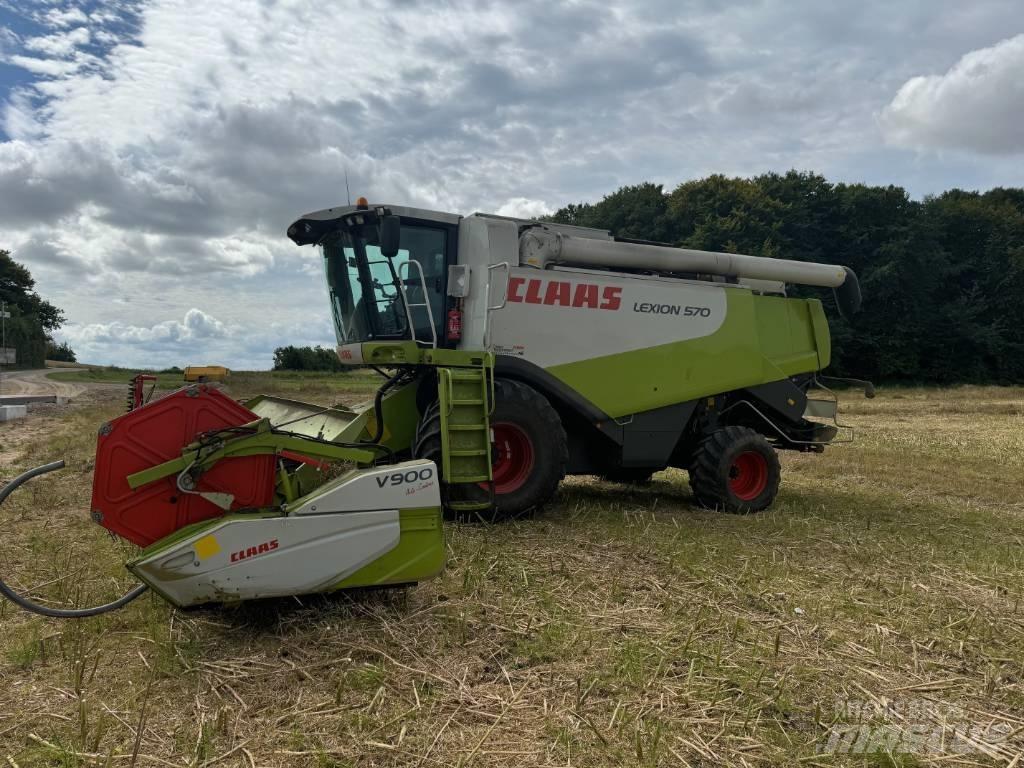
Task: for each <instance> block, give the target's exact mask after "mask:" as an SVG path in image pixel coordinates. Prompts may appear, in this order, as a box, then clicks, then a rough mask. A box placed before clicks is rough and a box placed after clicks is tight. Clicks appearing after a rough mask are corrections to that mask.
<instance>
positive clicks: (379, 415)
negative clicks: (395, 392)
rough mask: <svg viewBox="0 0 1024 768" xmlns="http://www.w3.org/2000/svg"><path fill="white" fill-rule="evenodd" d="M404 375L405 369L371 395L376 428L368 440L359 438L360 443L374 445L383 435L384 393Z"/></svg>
mask: <svg viewBox="0 0 1024 768" xmlns="http://www.w3.org/2000/svg"><path fill="white" fill-rule="evenodd" d="M405 375H406V373H405V371H399V372H398V373H396V374H395V375H394V376H392V377H391V378H390V379H388V380H387V381H385V382H384V383H383V384H381V385H380V388H379V389H378V390H377V394H375V395H374V396H373V416H374V419H375V420H376V421H377V428H376V429H375V430H374V433H373V437H371V438H370V439H369V440H360V442H361V443H363V444H370V445H376V444H377V443H379V442H380V440H381V438H382V437H384V407H383V405H382V401H383V400H384V395H386V394H387V392H388V390H390V389H391V388H392V387H393V386H395V384H397V383H398V381H399V380H400V379H402V378H404V377H405Z"/></svg>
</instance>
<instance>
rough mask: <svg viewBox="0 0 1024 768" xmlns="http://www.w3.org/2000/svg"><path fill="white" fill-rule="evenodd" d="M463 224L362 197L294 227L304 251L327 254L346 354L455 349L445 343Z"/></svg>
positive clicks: (330, 289) (341, 343)
mask: <svg viewBox="0 0 1024 768" xmlns="http://www.w3.org/2000/svg"><path fill="white" fill-rule="evenodd" d="M459 219H460V217H459V216H456V215H453V214H449V213H440V212H436V211H426V210H422V209H416V208H406V207H402V206H373V207H372V208H371V207H370V206H369V205H368V204H366V201H365V200H364V199H363V198H360V199H359V201H358V202H357V204H356V205H355V206H345V207H339V208H328V209H326V210H323V211H318V212H316V213H311V214H306V215H305V216H303V217H302V218H300V219H299V220H297V221H296V222H295V223H293V224H292V225H291V226H290V227H289V228H288V237H289V238H291V239H292V240H293V241H294V242H295V243H296V244H297V245H308V244H313V245H317V246H319V247H320V249H321V251H322V253H323V259H324V273H325V276H326V279H327V288H328V293H329V296H330V302H331V317H332V318H333V321H334V331H335V335H336V336H337V341H338V349H339V354H342V350H345V349H347V350H349V351H350V353H355V352H356V350H357V349H358V347H357V346H356V347H353V346H351V345H361V344H362V343H363V342H375V341H397V340H412V341H416V342H417V343H420V344H423V345H425V346H442V347H445V346H453V345H454V344H453V343H449V342H447V341H446V339H445V313H446V311H447V309H448V307H447V303H448V298H447V295H446V293H447V282H448V266H449V265H450V264H455V263H456V261H457V259H456V252H457V248H458V223H459ZM343 359H351V358H350V357H348V356H347V355H344V354H343ZM354 362H358V359H356V360H354Z"/></svg>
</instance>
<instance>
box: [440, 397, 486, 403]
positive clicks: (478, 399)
mask: <svg viewBox="0 0 1024 768" xmlns="http://www.w3.org/2000/svg"><path fill="white" fill-rule="evenodd" d="M448 403H449V405H483V404H484V401H483V399H481V398H477V399H475V400H449V401H448Z"/></svg>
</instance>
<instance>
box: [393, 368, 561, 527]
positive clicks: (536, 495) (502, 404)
mask: <svg viewBox="0 0 1024 768" xmlns="http://www.w3.org/2000/svg"><path fill="white" fill-rule="evenodd" d="M490 422H491V436H492V440H491V476H492V477H493V479H494V509H493V511H492V512H491V513H490V515H487V516H486V517H487V519H489V520H492V521H496V520H500V519H507V518H512V517H517V516H519V515H522V514H524V513H526V512H529V511H530V510H533V509H536V508H538V507H541V506H543V505H544V504H545V503H546V502H547V501H548V500H549V499H550V498H551V497H552V496H553V495H554V493H555V490H556V489H557V488H558V484H559V483H560V482H561V480H562V478H563V477H565V467H566V463H567V462H568V460H569V448H568V440H567V438H566V435H565V429H564V428H563V426H562V420H561V419H560V418H559V416H558V413H557V412H556V411H555V409H554V408H553V407H552V406H551V403H549V402H548V400H547V398H545V397H544V396H543V395H542V394H540V393H539V392H538V391H537V390H535V389H533V388H532V387H529V386H527V385H526V384H522V383H520V382H518V381H509V380H506V379H498V380H497V381H496V382H495V404H494V412H493V413H492V414H491V418H490ZM413 454H414V455H415V456H416V457H417V458H424V459H431V460H432V461H434V462H435V463H436V464H437V466H438V468H440V467H441V466H442V462H441V411H440V407H439V405H438V404H437V402H436V401H435V402H434V403H431V404H430V405H429V406H428V407H427V409H426V411H424V413H423V418H422V419H421V420H420V424H419V426H418V427H417V429H416V439H415V442H414V448H413ZM441 479H442V480H444V478H443V477H442V478H441ZM449 492H450V493H451V494H452V499H453V500H472V501H486V500H487V498H488V491H487V486H486V483H484V484H482V485H481V486H480V487H477V486H466V487H452V488H449ZM467 518H469V519H477V518H478V514H477V513H476V512H471V513H469V514H468V515H467Z"/></svg>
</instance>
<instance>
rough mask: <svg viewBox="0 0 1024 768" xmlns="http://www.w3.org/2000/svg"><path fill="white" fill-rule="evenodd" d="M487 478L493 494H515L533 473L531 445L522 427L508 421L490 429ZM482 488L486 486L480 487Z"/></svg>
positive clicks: (484, 484)
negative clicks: (489, 455) (489, 478)
mask: <svg viewBox="0 0 1024 768" xmlns="http://www.w3.org/2000/svg"><path fill="white" fill-rule="evenodd" d="M491 429H492V430H493V432H494V444H493V445H492V446H491V477H493V478H494V493H495V494H503V493H512V492H513V491H517V490H519V489H520V488H521V487H522V486H523V483H525V482H526V478H528V477H529V476H530V473H531V472H532V471H533V441H531V440H530V436H529V435H527V434H526V432H525V431H524V430H523V428H522V427H520V426H518V425H516V424H512V423H511V422H508V421H502V422H499V423H497V424H494V425H492V427H491ZM482 487H484V488H486V487H487V484H486V483H483V484H482Z"/></svg>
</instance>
